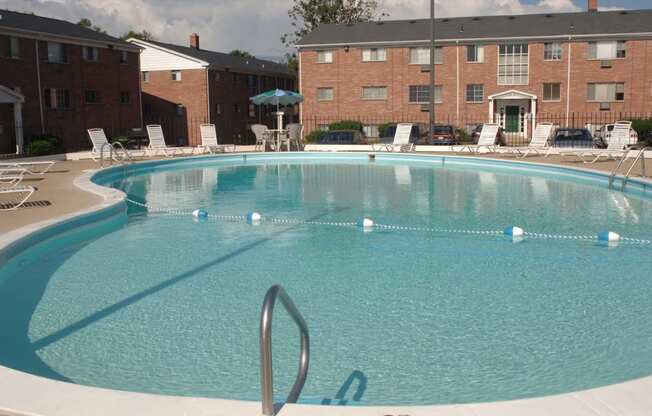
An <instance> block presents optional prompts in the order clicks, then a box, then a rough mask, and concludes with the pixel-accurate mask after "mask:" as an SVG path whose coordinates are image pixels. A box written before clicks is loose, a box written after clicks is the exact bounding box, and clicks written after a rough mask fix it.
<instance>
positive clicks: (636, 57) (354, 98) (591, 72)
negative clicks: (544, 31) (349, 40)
mask: <svg viewBox="0 0 652 416" xmlns="http://www.w3.org/2000/svg"><path fill="white" fill-rule="evenodd" d="M568 48H569V44H568V43H562V49H563V55H562V59H561V60H560V61H544V44H543V43H537V42H534V43H530V44H529V72H530V76H529V82H528V85H498V77H497V72H498V45H497V44H488V45H484V53H485V56H484V63H469V62H467V58H466V56H467V50H466V46H445V47H444V48H443V56H444V58H443V64H438V65H436V67H435V83H436V84H437V85H442V86H443V91H442V93H443V102H442V103H441V104H436V105H435V114H436V118H437V121H438V122H451V123H453V122H455V120H456V118H457V115H458V105H459V117H460V120H461V119H468V120H478V121H487V119H488V118H489V103H488V100H487V97H488V96H489V95H492V94H496V93H500V92H505V91H508V90H511V89H515V90H518V91H522V92H525V93H530V94H535V95H536V96H537V97H538V100H537V107H538V108H537V114H540V115H543V114H555V115H557V116H558V117H559V116H561V115H565V114H566V107H567V102H566V93H567V88H568V85H567V84H568V82H567V76H568ZM587 49H588V43H586V42H574V43H573V44H572V62H571V83H570V97H571V98H570V105H569V108H570V112H574V113H581V114H585V113H598V115H599V113H601V111H600V103H596V102H588V101H587V99H586V98H587V84H588V83H589V82H624V83H625V100H624V101H623V102H614V103H612V104H611V110H610V114H614V116H613V117H617V114H619V113H620V112H627V113H646V112H647V113H649V112H650V110H652V108H651V104H652V103H651V101H650V100H651V99H652V97H651V95H652V85H651V83H652V68H650V67H649V66H648V64H647V62H648V60H649V59H652V41H649V40H635V41H628V42H627V57H626V58H625V59H616V60H613V61H611V63H612V67H611V68H606V69H605V68H601V67H600V65H601V64H600V61H597V60H587ZM458 53H459V81H458V79H457V69H458V68H457V60H458ZM299 73H300V77H301V90H302V91H301V93H302V94H303V95H304V96H305V102H304V103H303V105H302V117H303V119H304V120H311V119H313V120H314V119H320V118H321V119H324V120H329V119H330V120H335V119H345V118H354V119H358V118H363V119H364V118H374V117H375V118H377V119H378V120H381V119H384V120H385V121H413V122H427V120H428V113H427V112H424V111H422V107H421V105H419V104H411V103H409V86H410V85H428V83H429V73H428V72H423V71H422V66H421V65H413V64H410V63H409V48H388V49H387V60H386V61H384V62H363V61H362V49H360V48H349V49H348V51H347V50H345V49H344V48H340V49H336V50H334V51H333V63H330V64H320V63H317V53H316V51H313V50H302V51H301V52H300V72H299ZM458 82H459V91H458V89H457V86H458ZM544 83H559V84H561V91H560V100H558V101H554V102H553V101H543V84H544ZM467 84H483V85H484V100H483V102H481V103H468V102H466V86H467ZM363 86H386V87H387V89H388V99H387V100H379V101H368V100H363V99H362V98H361V95H362V87H363ZM319 87H332V88H333V89H334V99H333V101H326V102H324V101H317V97H316V94H317V88H319ZM602 113H604V112H602ZM313 127H316V126H314V125H311V123H307V128H308V129H310V128H313Z"/></svg>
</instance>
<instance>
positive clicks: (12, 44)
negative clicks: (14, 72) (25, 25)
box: [9, 36, 21, 59]
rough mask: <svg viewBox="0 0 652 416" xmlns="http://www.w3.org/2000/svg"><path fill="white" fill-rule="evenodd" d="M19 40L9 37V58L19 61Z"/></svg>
mask: <svg viewBox="0 0 652 416" xmlns="http://www.w3.org/2000/svg"><path fill="white" fill-rule="evenodd" d="M20 52H21V51H20V38H19V37H16V36H10V37H9V58H11V59H20V58H21V56H20Z"/></svg>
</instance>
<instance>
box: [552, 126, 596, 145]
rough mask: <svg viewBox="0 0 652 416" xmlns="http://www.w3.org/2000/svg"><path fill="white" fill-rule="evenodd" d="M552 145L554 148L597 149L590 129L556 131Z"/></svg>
mask: <svg viewBox="0 0 652 416" xmlns="http://www.w3.org/2000/svg"><path fill="white" fill-rule="evenodd" d="M551 145H552V146H553V147H588V148H593V147H596V145H597V142H596V141H595V139H594V138H593V136H592V135H591V132H590V131H589V130H588V129H570V128H563V129H557V130H555V134H554V135H553V137H552V140H551Z"/></svg>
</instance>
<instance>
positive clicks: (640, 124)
mask: <svg viewBox="0 0 652 416" xmlns="http://www.w3.org/2000/svg"><path fill="white" fill-rule="evenodd" d="M632 128H633V129H634V130H635V131H636V133H638V140H639V141H643V140H644V139H645V138H646V137H647V136H648V134H649V133H650V132H651V131H652V119H649V118H647V119H638V120H632Z"/></svg>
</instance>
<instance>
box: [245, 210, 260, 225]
mask: <svg viewBox="0 0 652 416" xmlns="http://www.w3.org/2000/svg"><path fill="white" fill-rule="evenodd" d="M262 218H263V216H262V215H260V214H259V213H257V212H250V213H249V214H247V223H248V224H260V220H261V219H262Z"/></svg>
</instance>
